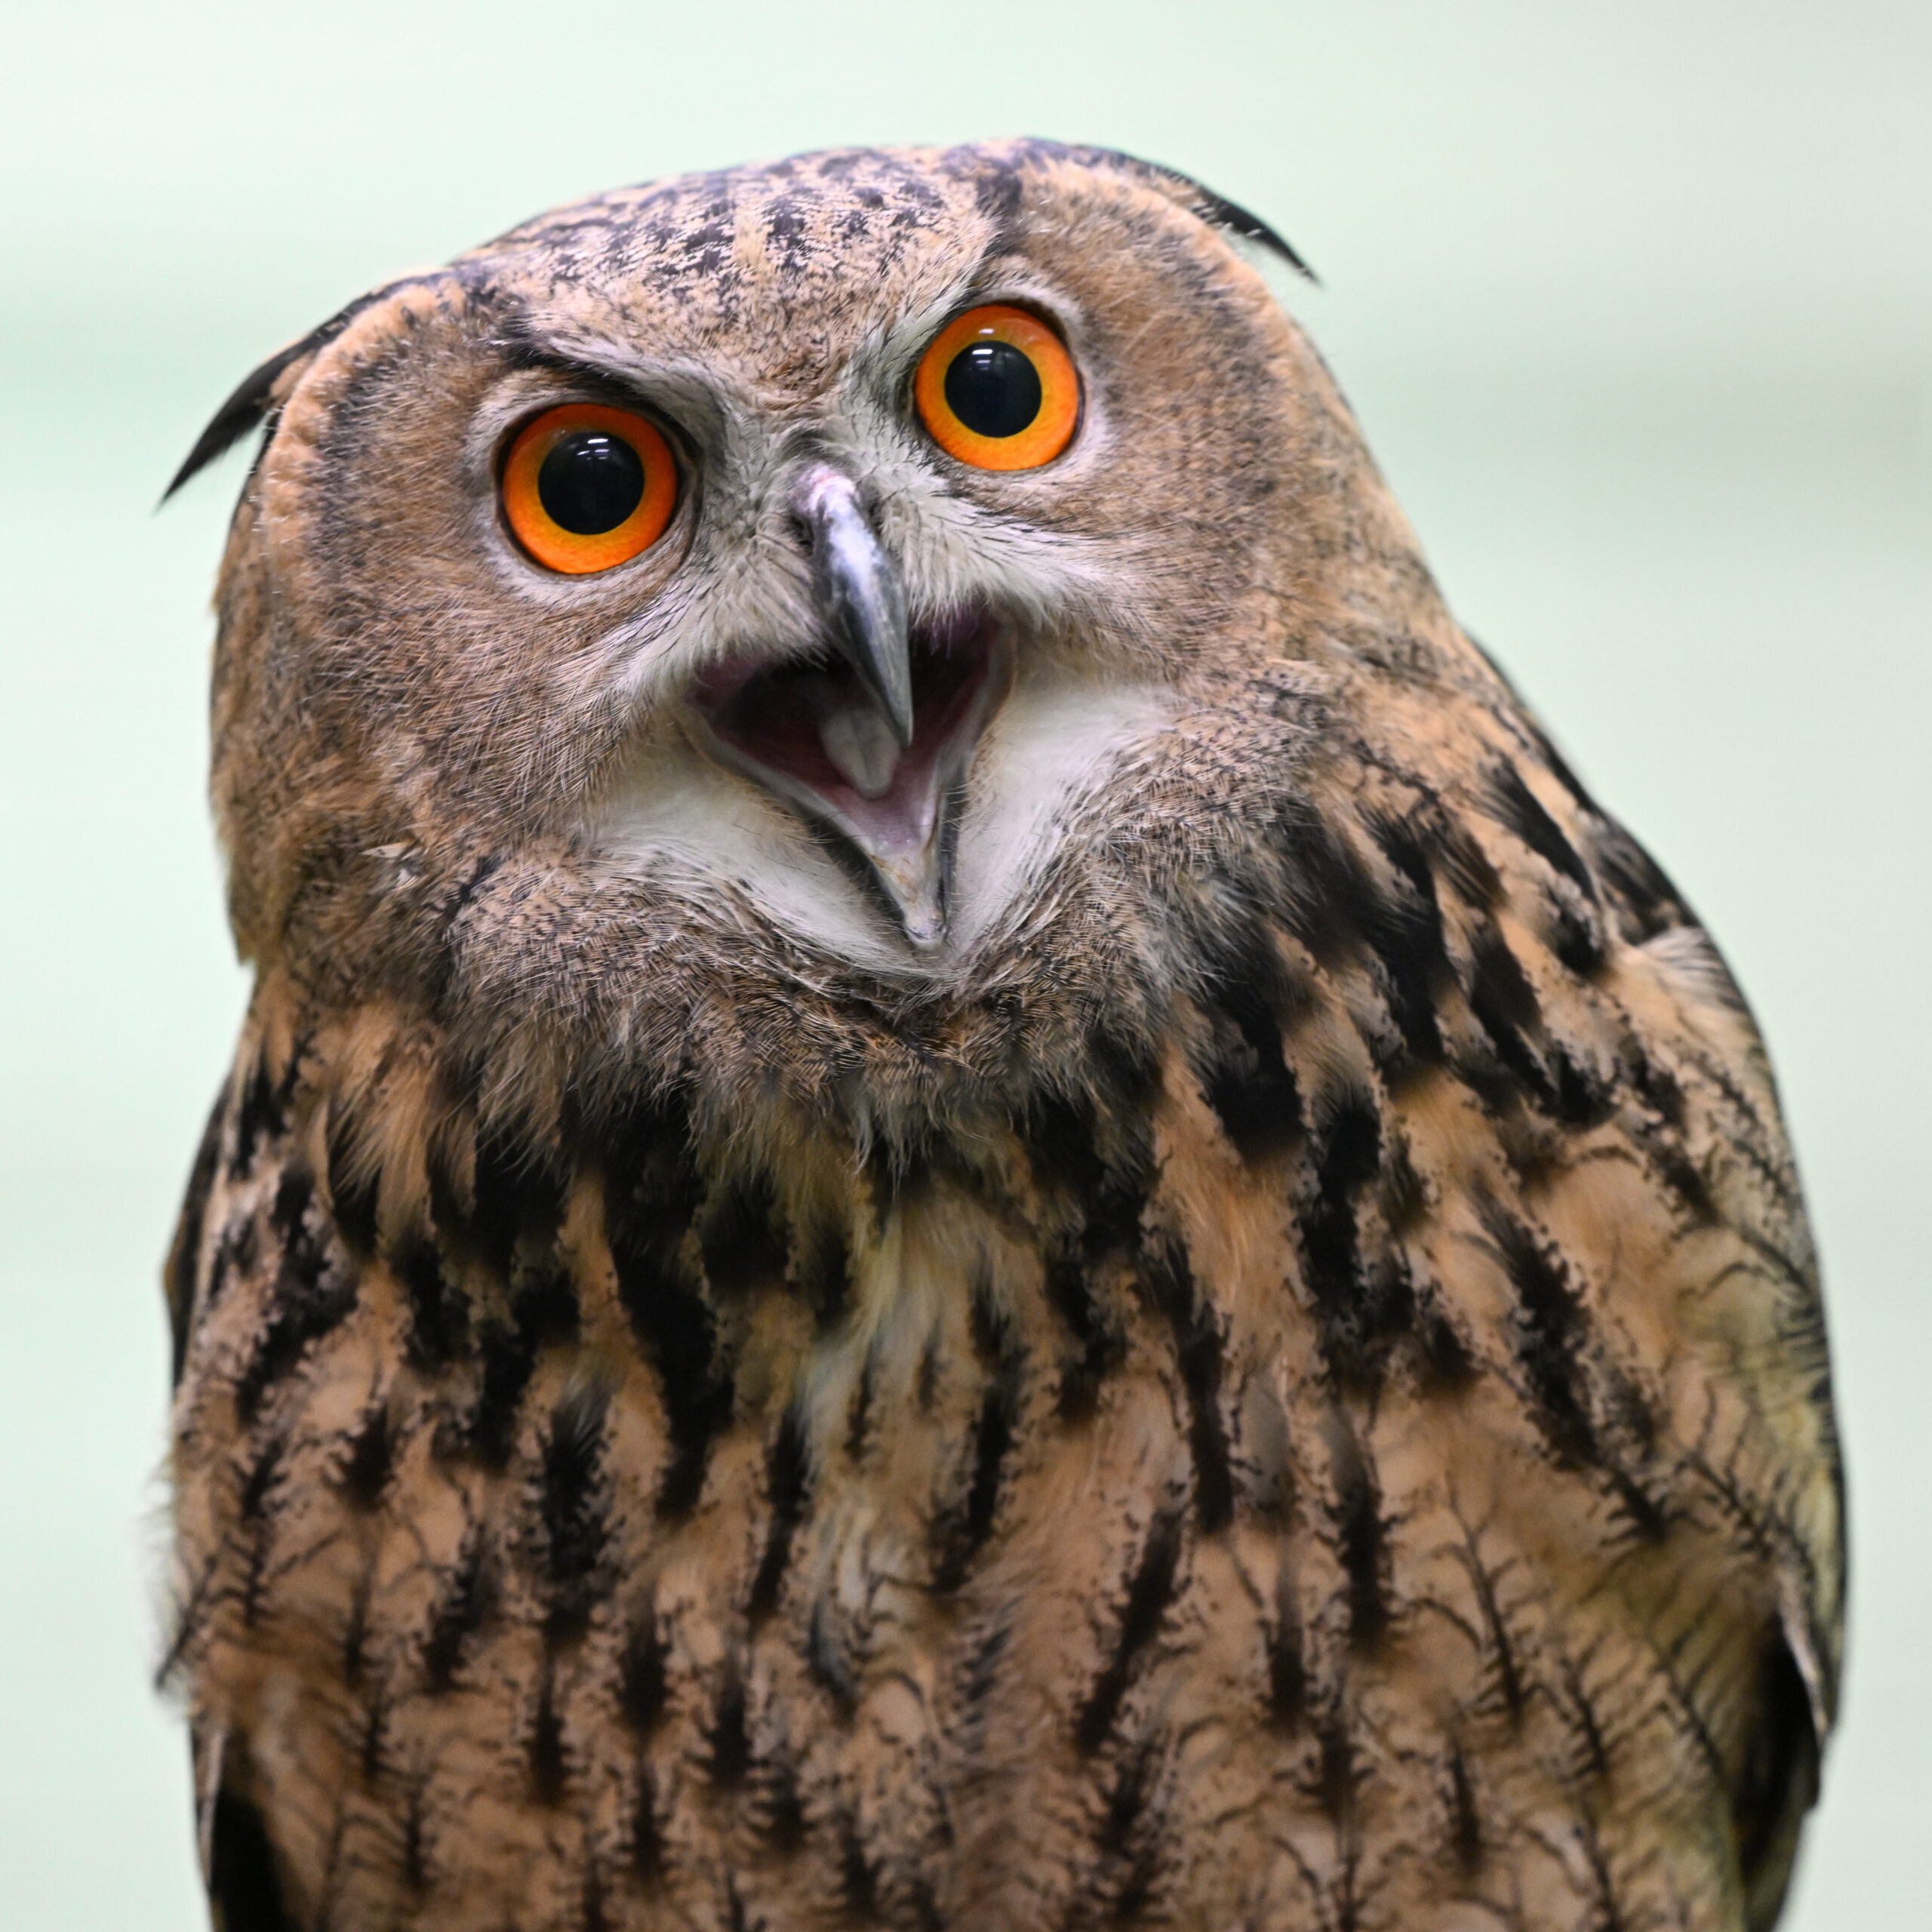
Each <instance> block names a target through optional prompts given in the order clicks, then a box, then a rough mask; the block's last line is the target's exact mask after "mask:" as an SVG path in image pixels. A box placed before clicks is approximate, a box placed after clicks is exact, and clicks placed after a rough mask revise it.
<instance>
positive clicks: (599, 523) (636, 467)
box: [537, 429, 644, 537]
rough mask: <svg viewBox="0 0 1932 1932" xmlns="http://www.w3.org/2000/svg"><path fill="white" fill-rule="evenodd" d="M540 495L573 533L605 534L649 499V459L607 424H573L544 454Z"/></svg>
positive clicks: (551, 513)
mask: <svg viewBox="0 0 1932 1932" xmlns="http://www.w3.org/2000/svg"><path fill="white" fill-rule="evenodd" d="M537 500H538V501H539V502H540V503H542V504H543V508H544V510H545V512H546V513H547V514H548V515H549V518H550V520H551V521H552V522H553V523H555V524H558V525H561V527H562V528H564V529H565V530H568V531H569V532H570V533H571V535H572V536H573V537H601V536H602V535H603V534H604V533H605V531H607V530H615V529H616V528H617V526H618V525H619V524H620V523H622V522H623V520H624V519H625V518H626V517H627V516H629V515H630V513H631V512H632V511H633V510H634V509H636V508H637V506H638V504H639V503H641V502H642V501H643V500H644V464H643V463H642V461H641V460H640V459H639V457H638V453H637V451H635V450H634V449H632V448H631V446H630V445H629V443H627V442H626V441H624V440H623V438H622V437H621V436H614V435H611V433H610V432H609V431H608V429H573V430H571V432H570V434H569V435H567V436H559V437H558V438H557V440H556V441H555V443H554V444H553V445H552V446H551V449H550V454H549V455H548V456H546V457H545V458H544V459H543V468H542V469H540V470H538V471H537Z"/></svg>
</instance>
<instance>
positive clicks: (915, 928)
mask: <svg viewBox="0 0 1932 1932" xmlns="http://www.w3.org/2000/svg"><path fill="white" fill-rule="evenodd" d="M907 641H908V644H909V647H910V649H909V658H910V665H911V671H912V737H911V739H910V741H909V743H907V744H906V746H905V748H904V749H903V750H902V749H900V743H899V740H898V738H897V735H896V734H894V731H893V728H892V725H891V721H890V720H889V719H888V718H887V716H886V715H885V713H884V712H883V711H882V710H881V709H880V707H879V705H878V701H877V700H876V699H875V697H874V695H873V694H872V692H871V691H869V690H868V689H867V688H866V685H865V684H864V683H863V681H861V679H860V677H859V676H858V675H857V672H856V671H855V670H854V669H853V668H852V666H851V665H850V664H848V663H847V662H846V661H845V660H844V659H843V658H842V657H835V656H831V655H826V656H818V657H808V658H798V659H793V660H791V661H790V662H789V663H782V664H778V665H772V666H766V667H763V668H760V669H748V668H747V667H746V666H744V665H743V663H742V662H741V663H739V664H737V665H727V666H721V668H720V669H718V671H716V672H713V673H712V674H710V675H708V676H707V677H706V678H703V679H701V680H700V682H699V684H698V685H697V688H696V690H695V691H694V692H693V694H692V696H693V699H694V706H695V709H697V712H698V714H699V715H700V717H701V718H703V721H705V723H706V725H708V727H709V736H710V737H711V738H712V741H713V743H714V746H715V749H718V750H719V751H721V752H722V753H723V754H724V756H725V758H726V759H727V761H728V762H729V763H731V764H734V765H735V766H737V768H739V769H740V771H743V772H745V773H746V775H747V776H749V777H752V778H755V779H756V780H758V782H759V783H761V784H763V785H764V786H766V787H767V788H768V789H770V790H771V791H773V792H777V793H778V794H779V795H780V796H781V797H783V798H785V799H786V800H787V801H788V802H789V803H791V804H793V805H795V806H798V807H800V808H803V809H804V811H807V812H808V813H810V814H811V815H812V816H813V817H816V818H817V819H820V820H823V821H826V822H829V823H830V824H831V825H832V826H833V827H835V829H837V830H838V832H841V834H842V835H844V838H846V840H847V841H848V842H849V843H850V844H852V845H854V846H855V847H857V849H858V851H859V852H860V854H862V855H863V857H864V858H865V859H866V861H867V862H868V863H869V865H870V866H871V868H872V872H873V875H874V876H875V877H876V878H877V879H878V882H879V884H881V886H882V887H883V888H884V890H885V892H886V894H887V896H888V897H889V898H890V899H891V901H892V902H893V903H894V906H896V907H897V909H898V911H899V913H900V917H901V918H902V919H903V921H904V922H905V925H906V933H907V935H908V937H910V938H912V940H914V941H915V943H918V944H921V945H931V944H934V943H937V941H938V940H939V939H940V937H943V932H944V927H945V904H944V901H945V897H946V889H945V888H946V882H945V880H944V878H943V863H942V851H943V847H944V845H945V844H946V840H945V838H944V836H943V832H944V819H945V816H946V808H947V804H948V800H949V795H950V793H951V792H952V789H953V788H954V786H955V785H956V783H958V780H959V778H960V777H961V776H962V775H963V774H964V771H965V768H966V766H967V765H968V763H969V762H970V761H971V757H972V754H973V750H974V746H976V745H977V743H978V742H979V737H980V731H982V729H983V728H984V726H985V724H986V718H987V715H988V714H989V712H990V710H991V709H992V700H993V699H994V697H995V695H996V694H995V691H994V690H993V684H994V678H993V672H994V669H995V662H996V660H998V659H1000V657H1001V653H1000V652H999V651H998V635H997V631H996V627H995V626H994V625H993V624H992V622H991V621H990V620H989V618H988V617H986V614H984V613H983V612H981V611H977V610H974V611H965V612H962V613H961V614H958V615H957V616H955V617H952V618H950V619H949V620H944V621H943V622H940V623H935V624H914V625H912V626H909V629H908V632H907Z"/></svg>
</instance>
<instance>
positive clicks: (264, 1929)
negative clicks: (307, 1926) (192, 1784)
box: [208, 1744, 295, 1932]
mask: <svg viewBox="0 0 1932 1932" xmlns="http://www.w3.org/2000/svg"><path fill="white" fill-rule="evenodd" d="M229 1748H230V1749H232V1748H233V1746H232V1744H231V1746H230V1747H229ZM208 1900H209V1903H211V1905H212V1906H214V1908H215V1909H216V1912H217V1914H218V1918H217V1923H218V1924H220V1927H222V1932H295V1921H294V1920H293V1919H292V1918H290V1917H289V1915H288V1906H286V1905H285V1903H283V1898H282V1890H281V1876H280V1874H279V1873H278V1871H277V1869H276V1859H275V1847H274V1845H273V1844H272V1843H271V1841H270V1840H269V1833H268V1826H267V1825H266V1823H265V1822H264V1821H263V1817H262V1814H261V1813H260V1811H259V1810H257V1809H256V1807H254V1805H252V1804H249V1803H248V1801H246V1800H245V1799H243V1798H238V1797H236V1796H235V1794H234V1793H233V1792H231V1791H229V1790H228V1789H226V1786H224V1787H223V1789H221V1790H220V1791H218V1792H216V1793H215V1799H214V1823H213V1824H212V1826H211V1828H210V1831H209V1834H208Z"/></svg>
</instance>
